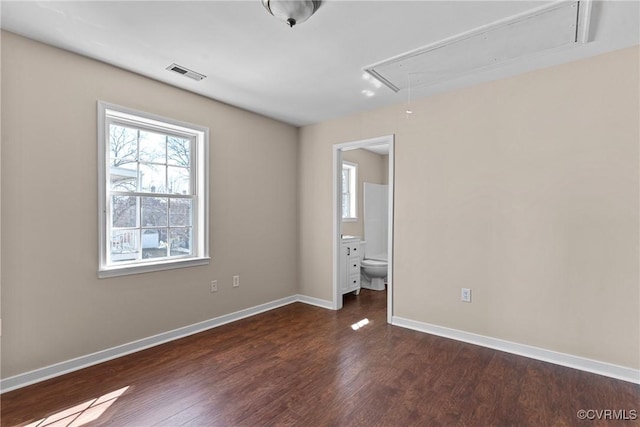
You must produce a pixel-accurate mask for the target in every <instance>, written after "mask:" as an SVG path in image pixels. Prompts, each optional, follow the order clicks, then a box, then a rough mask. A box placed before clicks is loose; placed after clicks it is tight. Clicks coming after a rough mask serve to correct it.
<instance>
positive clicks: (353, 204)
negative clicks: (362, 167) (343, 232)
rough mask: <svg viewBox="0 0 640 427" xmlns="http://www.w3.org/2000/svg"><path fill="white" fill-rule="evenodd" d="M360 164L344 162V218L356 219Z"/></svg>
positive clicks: (344, 219) (345, 219)
mask: <svg viewBox="0 0 640 427" xmlns="http://www.w3.org/2000/svg"><path fill="white" fill-rule="evenodd" d="M357 188H358V165H357V164H355V163H350V162H342V220H343V221H356V220H357V219H358V214H357V201H358V195H357V193H356V189H357Z"/></svg>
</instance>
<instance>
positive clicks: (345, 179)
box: [342, 168, 349, 193]
mask: <svg viewBox="0 0 640 427" xmlns="http://www.w3.org/2000/svg"><path fill="white" fill-rule="evenodd" d="M342 192H343V193H348V192H349V170H348V169H344V168H343V169H342Z"/></svg>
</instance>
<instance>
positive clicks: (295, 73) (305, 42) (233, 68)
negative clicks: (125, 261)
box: [1, 0, 640, 126]
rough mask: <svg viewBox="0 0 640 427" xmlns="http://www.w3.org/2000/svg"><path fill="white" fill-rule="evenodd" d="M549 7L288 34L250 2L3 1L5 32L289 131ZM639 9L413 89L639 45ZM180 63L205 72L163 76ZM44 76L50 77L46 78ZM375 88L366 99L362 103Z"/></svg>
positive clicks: (486, 6) (398, 13)
mask: <svg viewBox="0 0 640 427" xmlns="http://www.w3.org/2000/svg"><path fill="white" fill-rule="evenodd" d="M547 3H550V2H539V1H538V2H535V1H496V2H488V1H468V2H463V1H406V2H405V1H339V0H329V1H326V0H325V1H324V2H323V4H322V6H321V7H320V9H319V10H318V12H316V14H315V15H314V16H312V17H311V18H310V19H309V20H308V21H307V22H305V23H302V24H300V25H298V26H296V27H294V28H289V27H288V26H286V25H285V24H284V23H282V22H280V21H278V20H277V19H275V18H274V17H272V16H270V15H269V14H268V13H267V12H266V10H265V9H264V8H263V6H262V4H261V2H260V0H252V1H139V2H138V1H109V2H102V1H68V2H55V1H40V2H35V1H6V0H4V1H2V4H1V8H2V9H1V14H2V15H1V24H2V28H3V29H5V30H8V31H11V32H14V33H17V34H20V35H23V36H26V37H29V38H32V39H34V40H38V41H42V42H44V43H48V44H51V45H54V46H57V47H60V48H63V49H67V50H70V51H72V52H77V53H79V54H81V55H86V56H89V57H91V58H95V59H98V60H101V61H104V62H107V63H110V64H113V65H115V66H118V67H121V68H124V69H128V70H131V71H133V72H136V73H139V74H142V75H145V76H148V77H151V78H153V79H157V80H160V81H163V82H166V83H168V84H171V85H174V86H178V87H181V88H184V89H186V90H189V91H192V92H196V93H199V94H202V95H204V96H207V97H210V98H213V99H216V100H219V101H223V102H226V103H228V104H232V105H235V106H238V107H241V108H244V109H247V110H250V111H254V112H257V113H260V114H263V115H265V116H269V117H273V118H275V119H278V120H282V121H284V122H287V123H291V124H293V125H297V126H300V125H306V124H311V123H316V122H320V121H323V120H327V119H330V118H334V117H339V116H343V115H346V114H351V113H356V112H359V111H364V110H368V109H372V108H377V107H381V106H385V105H390V104H395V103H401V102H406V101H407V99H408V94H407V91H406V89H404V90H400V91H399V92H398V93H394V92H393V91H391V90H390V89H388V88H387V87H385V86H382V87H378V88H376V87H374V86H373V85H372V84H371V82H370V81H367V80H365V79H363V78H362V75H363V70H364V68H366V67H368V66H370V65H372V64H376V63H379V62H381V61H385V60H387V59H389V58H391V57H395V56H397V55H401V54H403V53H406V52H408V51H411V50H414V49H419V48H421V47H424V46H428V45H431V44H433V43H437V42H439V41H441V40H443V39H447V38H450V37H454V36H456V35H458V34H461V33H464V32H468V31H471V30H474V29H476V28H478V27H481V26H486V25H489V24H491V23H493V22H495V21H498V20H504V19H507V18H509V17H511V16H514V15H517V14H521V13H524V12H526V11H528V10H531V9H534V8H538V7H540V6H541V5H545V4H547ZM639 4H640V2H639V1H637V0H633V1H604V2H594V3H593V6H592V8H591V22H590V35H589V40H590V41H589V43H587V44H577V45H575V46H573V47H570V48H564V49H556V50H553V51H549V53H545V54H543V55H534V56H525V57H523V58H519V59H516V60H512V61H509V62H508V63H505V64H502V65H500V66H496V67H493V68H489V69H483V70H481V71H478V72H475V73H471V74H467V75H464V76H457V77H456V76H452V77H451V78H448V77H447V78H442V79H441V80H439V81H438V82H436V83H431V84H429V85H426V86H422V87H419V88H415V89H412V92H411V97H412V98H416V97H422V96H428V95H431V94H434V93H438V92H442V91H446V90H451V89H456V88H460V87H464V86H468V85H471V84H476V83H479V82H483V81H489V80H494V79H498V78H503V77H507V76H511V75H515V74H519V73H522V72H526V71H530V70H533V69H537V68H542V67H547V66H550V65H555V64H560V63H563V62H569V61H573V60H577V59H580V58H586V57H589V56H593V55H597V54H600V53H604V52H608V51H612V50H616V49H621V48H624V47H629V46H632V45H637V44H639V43H640V24H639V22H640V19H639V16H640V7H639ZM174 62H175V63H177V64H179V65H181V66H184V67H187V68H189V69H191V70H194V71H197V72H200V73H202V74H205V75H206V76H207V78H206V79H204V80H202V81H200V82H196V81H193V80H190V79H188V78H185V77H184V76H180V75H178V74H175V73H172V72H170V71H167V70H166V69H165V68H166V67H167V66H169V65H170V64H172V63H174ZM44 71H45V72H46V70H44ZM363 90H371V91H372V92H373V93H374V94H373V96H370V97H367V96H365V95H363V93H362V91H363Z"/></svg>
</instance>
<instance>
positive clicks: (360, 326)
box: [351, 318, 369, 331]
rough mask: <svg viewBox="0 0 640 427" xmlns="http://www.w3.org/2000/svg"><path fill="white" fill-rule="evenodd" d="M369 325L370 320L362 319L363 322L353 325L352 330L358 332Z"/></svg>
mask: <svg viewBox="0 0 640 427" xmlns="http://www.w3.org/2000/svg"><path fill="white" fill-rule="evenodd" d="M368 324H369V319H366V318H365V319H362V320H361V321H359V322H357V323H354V324H353V325H351V329H353V330H354V331H357V330H358V329H360V328H362V327H363V326H365V325H368Z"/></svg>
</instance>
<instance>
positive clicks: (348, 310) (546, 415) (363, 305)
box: [1, 290, 640, 427]
mask: <svg viewBox="0 0 640 427" xmlns="http://www.w3.org/2000/svg"><path fill="white" fill-rule="evenodd" d="M363 319H368V321H369V322H368V323H367V324H364V322H363V323H361V324H362V326H361V327H360V328H359V329H357V330H354V329H353V328H352V325H353V324H356V323H357V322H360V321H362V320H363ZM123 390H124V391H123ZM110 393H111V394H110ZM114 396H115V397H114ZM580 409H585V410H588V409H592V410H605V409H610V410H625V411H627V412H626V413H627V414H632V412H631V411H632V410H635V411H637V413H638V414H640V387H639V386H637V385H634V384H631V383H627V382H623V381H618V380H613V379H611V378H606V377H602V376H598V375H594V374H589V373H586V372H581V371H577V370H573V369H569V368H564V367H560V366H557V365H552V364H548V363H544V362H540V361H536V360H532V359H527V358H524V357H520V356H515V355H512V354H507V353H502V352H499V351H495V350H491V349H487V348H483V347H478V346H475V345H471V344H467V343H461V342H457V341H453V340H449V339H445V338H441V337H437V336H433V335H427V334H423V333H419V332H415V331H411V330H407V329H402V328H398V327H394V326H390V325H388V324H387V323H386V293H385V292H376V291H367V290H363V291H362V292H361V294H360V295H359V296H354V295H351V294H349V295H346V296H345V300H344V309H343V310H340V311H338V312H335V311H330V310H325V309H321V308H318V307H313V306H309V305H305V304H301V303H295V304H291V305H288V306H285V307H281V308H278V309H276V310H272V311H269V312H266V313H262V314H260V315H257V316H253V317H251V318H247V319H243V320H240V321H238V322H234V323H231V324H228V325H224V326H221V327H219V328H215V329H212V330H209V331H206V332H203V333H200V334H197V335H193V336H190V337H186V338H184V339H181V340H177V341H173V342H170V343H166V344H163V345H160V346H157V347H153V348H150V349H147V350H144V351H140V352H138V353H135V354H131V355H128V356H124V357H121V358H119V359H116V360H112V361H109V362H105V363H102V364H100V365H96V366H92V367H89V368H86V369H83V370H81V371H77V372H72V373H70V374H67V375H64V376H61V377H58V378H53V379H51V380H48V381H44V382H41V383H38V384H34V385H32V386H28V387H24V388H21V389H18V390H15V391H12V392H8V393H5V394H3V395H2V397H1V410H2V412H1V424H2V426H9V427H14V426H26V425H29V424H30V423H34V422H35V423H36V424H35V425H37V424H38V422H39V421H40V420H48V421H46V422H47V423H51V424H50V425H64V426H70V425H75V424H73V423H74V422H75V423H77V424H78V423H80V422H85V421H86V420H89V421H88V422H87V423H85V424H84V425H88V426H124V427H137V426H140V427H147V426H156V427H174V426H207V427H213V426H224V427H228V426H234V427H235V426H251V427H254V426H305V427H306V426H367V427H369V426H385V427H386V426H450V425H458V426H536V427H537V426H574V425H578V426H579V425H585V426H586V425H588V426H600V425H625V426H630V425H640V422H639V421H638V420H626V421H623V422H624V424H620V422H619V421H613V420H603V419H596V420H585V421H581V420H579V419H578V418H577V415H576V414H577V411H578V410H580ZM65 411H66V412H65ZM35 425H34V427H35ZM38 427H45V423H44V422H40V424H39V426H38Z"/></svg>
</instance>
